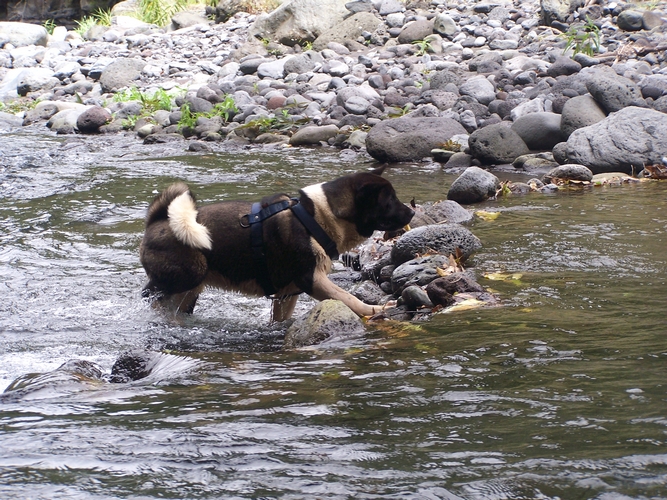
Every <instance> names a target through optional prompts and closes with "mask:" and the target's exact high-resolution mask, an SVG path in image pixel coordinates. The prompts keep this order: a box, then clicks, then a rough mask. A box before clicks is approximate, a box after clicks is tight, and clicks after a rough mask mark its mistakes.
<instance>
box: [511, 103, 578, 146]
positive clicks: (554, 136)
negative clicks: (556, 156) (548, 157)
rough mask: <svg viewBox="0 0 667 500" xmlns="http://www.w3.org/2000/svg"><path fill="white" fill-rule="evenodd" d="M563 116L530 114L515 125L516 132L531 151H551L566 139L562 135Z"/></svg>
mask: <svg viewBox="0 0 667 500" xmlns="http://www.w3.org/2000/svg"><path fill="white" fill-rule="evenodd" d="M560 122H561V115H559V114H557V113H549V112H547V111H544V112H541V113H528V114H527V115H523V116H521V117H519V118H518V119H517V120H516V121H515V122H514V123H513V124H512V130H514V131H515V132H516V133H517V134H519V137H521V139H523V142H525V143H526V146H528V147H529V148H530V149H534V150H539V151H549V150H551V148H553V147H554V146H555V145H556V144H558V143H559V142H561V141H563V140H564V139H565V138H564V137H563V136H562V135H561V123H560Z"/></svg>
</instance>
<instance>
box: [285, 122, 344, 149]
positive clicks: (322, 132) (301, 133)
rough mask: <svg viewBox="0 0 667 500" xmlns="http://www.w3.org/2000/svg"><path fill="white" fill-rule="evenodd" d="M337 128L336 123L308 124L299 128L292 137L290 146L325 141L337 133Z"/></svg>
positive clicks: (308, 144) (309, 144)
mask: <svg viewBox="0 0 667 500" xmlns="http://www.w3.org/2000/svg"><path fill="white" fill-rule="evenodd" d="M338 132H339V129H338V127H336V125H333V124H332V125H324V126H322V127H318V126H317V125H309V126H307V127H302V128H300V129H299V130H298V131H297V132H296V133H295V134H294V135H293V136H292V137H290V140H289V143H290V144H291V145H292V146H312V145H318V144H319V143H320V142H326V141H328V140H329V139H331V138H332V137H335V136H336V134H338Z"/></svg>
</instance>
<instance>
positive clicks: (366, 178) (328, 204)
mask: <svg viewBox="0 0 667 500" xmlns="http://www.w3.org/2000/svg"><path fill="white" fill-rule="evenodd" d="M383 170H384V168H380V169H376V170H373V171H370V172H358V173H354V174H349V175H345V176H343V177H340V178H338V179H335V180H333V181H330V182H324V183H322V184H315V185H312V186H308V187H305V188H303V189H301V190H300V191H299V195H300V196H299V199H298V203H300V204H301V205H302V206H303V208H305V210H306V211H307V212H308V213H309V214H310V216H312V217H314V219H315V221H316V222H317V223H318V224H319V226H320V227H321V228H322V229H323V230H324V232H325V233H326V234H327V235H328V236H329V238H330V239H331V240H333V243H335V246H336V248H335V250H337V252H340V253H342V252H346V251H348V250H350V249H351V248H353V247H355V246H356V245H358V244H359V243H361V242H363V241H364V240H366V239H367V238H368V237H370V236H371V235H372V234H373V232H374V231H375V230H382V231H396V230H398V229H401V228H402V227H404V226H405V225H407V224H408V223H409V222H410V220H411V219H412V216H413V215H414V212H413V210H412V209H411V208H410V207H408V206H406V205H404V204H403V203H401V202H400V201H399V200H398V198H397V196H396V192H395V191H394V188H393V186H392V185H391V183H390V182H389V181H388V180H386V179H384V178H383V177H381V175H382V172H383ZM285 200H287V203H288V204H290V205H291V204H295V203H297V202H296V201H290V198H289V197H288V196H287V195H284V194H280V195H274V196H271V197H267V198H264V199H263V200H262V206H263V207H266V206H268V205H270V204H272V203H276V202H281V201H285ZM252 205H253V204H252V203H251V202H247V201H224V202H220V203H214V204H211V205H204V206H202V207H197V206H196V204H195V199H194V196H193V194H192V193H191V191H190V189H189V188H188V187H187V186H186V185H185V184H183V183H177V184H173V185H172V186H170V187H168V188H167V189H165V190H164V191H163V192H162V193H161V194H160V195H158V196H157V197H156V198H155V200H154V201H153V202H152V203H151V205H150V207H149V208H148V214H147V216H146V232H145V234H144V238H143V241H142V242H141V249H140V257H141V264H142V265H143V266H144V269H145V270H146V274H147V275H148V279H149V281H148V283H147V284H146V286H145V287H144V296H146V297H151V298H153V299H154V300H155V303H156V304H159V305H162V306H164V307H166V308H167V309H168V310H171V311H174V312H186V313H191V312H192V311H193V309H194V307H195V303H196V301H197V297H198V296H199V294H200V293H201V292H202V290H203V289H204V287H206V286H212V287H216V288H222V289H225V290H234V291H239V292H242V293H245V294H249V295H256V296H263V295H267V293H266V290H267V286H266V283H269V286H270V288H272V289H273V290H274V291H275V294H274V296H275V297H276V301H275V302H274V306H273V318H274V320H276V321H283V320H286V319H288V318H290V317H291V315H292V312H293V311H294V306H295V304H296V299H297V296H296V295H297V294H298V293H301V292H305V293H307V294H308V295H310V296H311V297H313V298H315V299H316V300H324V299H337V300H341V301H342V302H344V303H345V304H346V305H347V306H348V307H350V309H352V310H353V311H354V312H355V313H356V314H358V315H360V316H370V315H373V314H376V313H377V312H380V310H381V307H380V306H370V305H368V304H365V303H363V302H361V301H360V300H359V299H357V298H356V297H354V296H353V295H351V294H349V293H348V292H346V291H345V290H343V289H342V288H340V287H338V286H336V285H335V284H334V283H332V282H331V281H330V280H329V279H328V277H327V274H328V272H329V271H330V270H331V258H330V257H329V255H327V252H326V251H325V249H324V248H323V246H322V245H321V244H320V243H318V241H317V240H316V239H315V238H314V237H312V235H311V233H310V232H309V231H308V230H307V229H306V227H305V226H304V225H303V224H302V222H301V221H300V220H299V219H298V218H297V217H296V216H295V215H294V213H293V212H292V210H289V209H286V210H283V211H280V212H279V213H276V214H275V215H272V216H270V217H268V218H266V219H265V220H264V221H263V223H262V227H261V237H262V239H263V256H264V259H265V261H264V262H263V263H261V264H258V263H257V261H256V259H255V258H254V256H253V251H252V248H251V246H252V243H251V237H250V232H251V230H250V229H249V225H248V224H247V221H248V219H247V216H248V214H249V213H250V212H251V207H252ZM334 253H335V251H334ZM267 274H268V276H267ZM263 284H264V285H263Z"/></svg>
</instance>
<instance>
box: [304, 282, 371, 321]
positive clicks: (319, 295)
mask: <svg viewBox="0 0 667 500" xmlns="http://www.w3.org/2000/svg"><path fill="white" fill-rule="evenodd" d="M310 295H311V297H313V298H314V299H316V300H326V299H334V300H340V301H341V302H342V303H343V304H345V305H346V306H347V307H349V308H350V309H352V310H353V311H354V312H355V313H356V314H357V315H359V316H373V315H374V314H377V313H379V312H380V311H382V306H370V305H368V304H365V303H364V302H362V301H360V300H359V299H358V298H356V297H355V296H354V295H352V294H350V293H348V292H346V291H345V290H343V289H342V288H341V287H339V286H338V285H336V284H334V283H332V282H331V281H330V280H329V278H327V275H326V274H320V273H316V274H315V276H314V277H313V292H312V293H311V294H310Z"/></svg>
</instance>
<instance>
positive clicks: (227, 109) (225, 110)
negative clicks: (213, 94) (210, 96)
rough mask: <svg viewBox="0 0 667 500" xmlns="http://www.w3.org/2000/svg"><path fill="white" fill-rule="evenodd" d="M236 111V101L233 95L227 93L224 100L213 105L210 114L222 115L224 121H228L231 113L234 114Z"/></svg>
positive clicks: (237, 110)
mask: <svg viewBox="0 0 667 500" xmlns="http://www.w3.org/2000/svg"><path fill="white" fill-rule="evenodd" d="M238 112H239V109H238V108H237V107H236V103H235V102H234V97H232V96H231V95H229V94H227V95H226V96H225V100H224V101H222V102H219V103H217V104H216V105H215V106H213V111H211V113H210V114H211V115H217V116H222V117H223V118H224V119H225V121H226V122H228V121H229V119H230V118H231V117H232V115H235V114H236V113H238Z"/></svg>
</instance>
